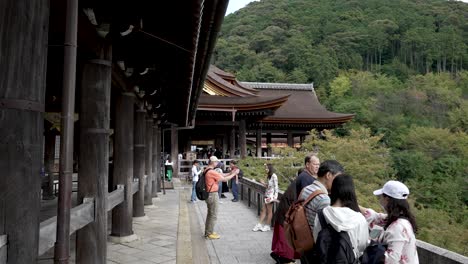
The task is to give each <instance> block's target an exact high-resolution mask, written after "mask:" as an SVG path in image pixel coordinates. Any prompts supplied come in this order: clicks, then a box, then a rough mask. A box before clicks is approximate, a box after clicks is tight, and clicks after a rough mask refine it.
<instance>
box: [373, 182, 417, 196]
mask: <svg viewBox="0 0 468 264" xmlns="http://www.w3.org/2000/svg"><path fill="white" fill-rule="evenodd" d="M383 193H385V194H386V195H388V196H390V197H392V198H395V199H406V198H408V195H409V189H408V187H406V185H404V184H403V183H401V182H399V181H388V182H386V183H385V184H384V186H383V188H382V189H378V190H376V191H374V195H382V194H383Z"/></svg>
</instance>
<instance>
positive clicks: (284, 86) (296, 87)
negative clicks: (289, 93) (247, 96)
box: [240, 82, 314, 91]
mask: <svg viewBox="0 0 468 264" xmlns="http://www.w3.org/2000/svg"><path fill="white" fill-rule="evenodd" d="M240 83H241V84H243V85H245V86H249V87H252V88H255V89H273V90H293V91H313V90H314V84H313V83H310V84H309V83H261V82H240Z"/></svg>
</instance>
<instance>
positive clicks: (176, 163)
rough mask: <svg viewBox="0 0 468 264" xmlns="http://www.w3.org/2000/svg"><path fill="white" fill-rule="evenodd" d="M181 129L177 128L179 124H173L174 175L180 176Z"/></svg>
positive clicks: (172, 156) (172, 154)
mask: <svg viewBox="0 0 468 264" xmlns="http://www.w3.org/2000/svg"><path fill="white" fill-rule="evenodd" d="M178 132H179V131H178V130H177V126H175V125H172V126H171V160H172V162H173V165H172V168H173V171H172V177H173V178H174V177H178V176H179V173H178V172H179V158H178V157H177V156H178V155H179V133H178Z"/></svg>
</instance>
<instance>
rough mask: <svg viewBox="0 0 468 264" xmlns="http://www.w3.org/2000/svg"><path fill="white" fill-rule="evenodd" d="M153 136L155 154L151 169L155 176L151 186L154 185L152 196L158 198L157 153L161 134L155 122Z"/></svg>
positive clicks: (153, 152)
mask: <svg viewBox="0 0 468 264" xmlns="http://www.w3.org/2000/svg"><path fill="white" fill-rule="evenodd" d="M152 132H153V133H152V135H153V146H152V147H153V151H152V154H153V157H152V158H151V161H152V164H151V169H152V171H153V174H152V181H151V184H152V187H151V196H152V197H158V178H157V172H158V171H159V170H158V169H157V158H158V157H157V152H158V142H159V140H158V137H159V133H158V126H157V125H156V124H154V122H153V129H152Z"/></svg>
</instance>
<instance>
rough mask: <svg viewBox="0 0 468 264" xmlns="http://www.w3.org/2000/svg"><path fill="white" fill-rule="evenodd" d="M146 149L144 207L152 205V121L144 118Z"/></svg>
mask: <svg viewBox="0 0 468 264" xmlns="http://www.w3.org/2000/svg"><path fill="white" fill-rule="evenodd" d="M145 130H146V142H145V145H146V148H145V175H146V182H145V184H146V185H145V205H152V204H153V176H152V172H153V170H152V165H153V119H152V118H150V117H149V116H148V117H146V129H145Z"/></svg>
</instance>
